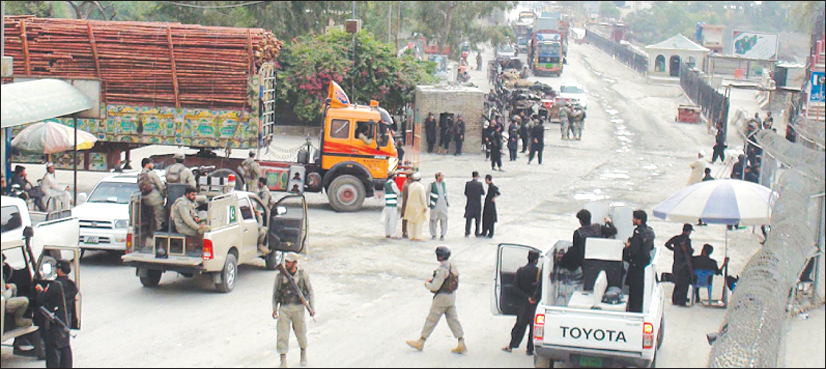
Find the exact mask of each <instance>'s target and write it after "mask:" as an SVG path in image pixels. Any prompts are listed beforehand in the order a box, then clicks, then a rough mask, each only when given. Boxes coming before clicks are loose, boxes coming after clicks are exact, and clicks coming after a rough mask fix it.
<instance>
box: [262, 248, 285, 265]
mask: <svg viewBox="0 0 826 369" xmlns="http://www.w3.org/2000/svg"><path fill="white" fill-rule="evenodd" d="M264 264H266V266H267V270H277V269H278V264H281V252H279V251H275V250H273V251H270V253H269V254H267V256H264Z"/></svg>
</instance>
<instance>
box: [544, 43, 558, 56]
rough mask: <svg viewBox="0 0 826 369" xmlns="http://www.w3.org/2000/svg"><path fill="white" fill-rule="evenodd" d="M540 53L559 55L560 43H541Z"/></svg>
mask: <svg viewBox="0 0 826 369" xmlns="http://www.w3.org/2000/svg"><path fill="white" fill-rule="evenodd" d="M539 54H541V55H543V56H544V55H548V56H555V55H559V44H540V45H539Z"/></svg>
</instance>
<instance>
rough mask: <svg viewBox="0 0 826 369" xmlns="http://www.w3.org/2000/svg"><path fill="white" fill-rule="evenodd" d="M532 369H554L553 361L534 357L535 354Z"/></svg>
mask: <svg viewBox="0 0 826 369" xmlns="http://www.w3.org/2000/svg"><path fill="white" fill-rule="evenodd" d="M533 367H534V368H553V367H554V361H553V360H551V359H548V358H546V357H541V356H539V355H536V353H534V356H533Z"/></svg>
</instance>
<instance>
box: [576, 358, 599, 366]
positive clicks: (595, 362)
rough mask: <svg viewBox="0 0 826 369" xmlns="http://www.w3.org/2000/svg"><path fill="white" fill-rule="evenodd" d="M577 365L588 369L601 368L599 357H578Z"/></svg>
mask: <svg viewBox="0 0 826 369" xmlns="http://www.w3.org/2000/svg"><path fill="white" fill-rule="evenodd" d="M579 365H580V366H584V367H589V368H601V367H602V358H601V357H590V356H580V357H579Z"/></svg>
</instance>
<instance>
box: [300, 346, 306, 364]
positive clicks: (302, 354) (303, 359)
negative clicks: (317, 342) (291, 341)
mask: <svg viewBox="0 0 826 369" xmlns="http://www.w3.org/2000/svg"><path fill="white" fill-rule="evenodd" d="M301 366H307V349H301Z"/></svg>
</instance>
